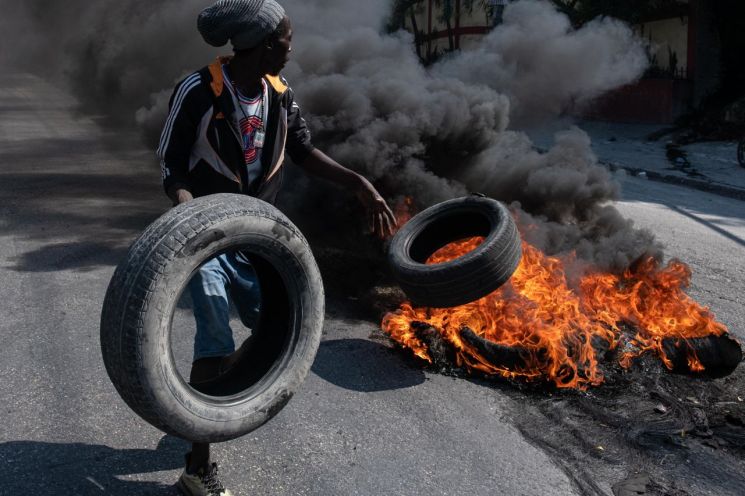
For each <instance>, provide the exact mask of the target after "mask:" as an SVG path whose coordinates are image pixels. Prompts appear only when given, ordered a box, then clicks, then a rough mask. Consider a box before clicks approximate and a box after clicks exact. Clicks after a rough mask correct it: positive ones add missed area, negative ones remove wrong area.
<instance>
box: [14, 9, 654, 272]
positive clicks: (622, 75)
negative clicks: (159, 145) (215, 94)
mask: <svg viewBox="0 0 745 496" xmlns="http://www.w3.org/2000/svg"><path fill="white" fill-rule="evenodd" d="M208 3H209V2H205V1H196V0H165V1H161V2H157V3H155V2H147V1H144V0H133V1H130V2H119V1H117V0H99V1H98V2H88V1H84V0H70V1H67V2H65V3H64V4H58V3H55V2H47V1H42V0H28V1H26V2H23V3H20V2H11V1H10V0H0V6H2V7H3V11H4V12H5V13H10V16H5V17H4V18H3V20H2V21H0V29H2V35H0V36H2V37H3V38H4V39H3V40H0V41H2V43H3V46H14V47H17V50H16V52H12V51H6V50H3V53H2V55H0V64H2V65H3V66H5V67H8V66H9V65H12V66H14V67H16V68H19V69H23V70H34V71H36V72H40V73H42V74H44V75H46V76H48V77H49V78H56V79H55V80H56V81H60V80H64V81H67V82H69V85H70V87H71V89H72V90H73V92H74V93H75V94H76V96H78V97H79V98H80V100H81V102H82V104H83V106H84V107H85V108H86V109H87V110H89V111H93V112H96V113H108V114H109V115H111V116H112V117H116V118H118V120H119V121H122V122H136V123H137V125H139V126H140V127H141V128H142V129H143V130H144V135H145V139H146V142H147V143H148V144H150V145H152V144H153V143H155V142H157V137H158V134H159V131H160V127H161V126H162V123H163V122H164V120H165V112H166V110H167V109H166V107H167V102H168V97H169V96H170V93H171V91H172V87H173V84H174V83H175V82H176V81H177V80H178V79H179V78H181V77H183V76H184V75H185V74H187V73H189V72H190V71H193V70H195V69H197V68H199V67H201V66H203V65H205V64H206V63H208V62H209V61H210V60H211V59H212V58H213V57H214V55H216V54H217V52H216V51H215V50H213V49H211V48H209V47H208V46H207V45H206V44H205V43H204V42H203V41H202V40H201V38H200V36H199V34H198V33H197V31H196V16H197V13H198V12H199V11H200V10H201V9H202V8H203V7H204V6H206V5H207V4H208ZM282 3H283V5H284V6H285V8H286V10H287V12H288V14H289V15H290V17H291V19H292V22H293V31H294V42H293V55H294V58H293V61H292V62H291V63H290V65H288V67H287V69H286V71H285V75H286V77H287V78H288V79H289V81H290V83H291V84H292V85H293V88H294V89H295V91H296V93H297V98H298V101H299V102H300V104H301V106H302V107H303V110H304V112H305V116H306V118H307V120H308V121H309V124H310V127H311V129H312V131H313V134H314V142H315V143H316V145H317V146H319V147H320V148H321V149H323V150H324V151H326V152H327V153H329V154H330V155H331V156H333V157H334V158H335V159H337V160H338V161H340V162H341V163H343V164H344V165H347V166H349V167H351V168H353V169H355V170H358V171H360V172H362V173H364V174H366V175H367V176H368V177H370V178H371V179H372V180H374V181H375V182H376V184H378V185H379V186H380V188H381V190H382V192H384V194H386V196H388V197H390V198H398V197H401V196H405V195H406V196H413V197H414V198H415V199H416V201H417V203H418V204H419V206H427V205H429V204H432V203H434V202H437V201H441V200H444V199H447V198H451V197H454V196H459V195H463V194H465V193H466V192H468V191H479V192H482V193H486V194H489V195H490V196H493V197H495V198H498V199H501V200H504V201H507V202H510V203H513V205H515V206H516V207H518V206H519V212H520V216H521V217H522V220H523V221H524V222H530V223H533V224H535V225H536V226H537V227H534V228H533V229H531V230H530V232H529V234H528V237H529V238H530V240H531V241H533V242H535V243H537V244H538V245H539V246H540V247H541V248H543V249H546V250H547V251H549V252H554V253H555V252H560V251H566V250H572V249H576V250H577V251H578V255H579V256H580V257H581V258H584V259H586V260H588V261H593V262H596V263H598V264H600V265H601V266H603V267H606V268H616V269H617V268H620V267H623V266H624V265H626V264H628V262H629V261H631V260H632V259H634V258H636V257H637V256H638V255H639V254H641V253H642V252H644V251H649V250H654V249H656V246H655V245H654V241H653V238H652V236H651V235H650V234H648V233H645V232H641V231H638V230H635V229H634V228H633V227H632V226H631V223H630V222H628V221H626V220H624V219H623V218H622V217H621V216H620V214H619V213H618V212H617V211H616V210H615V209H614V208H613V207H612V206H611V205H610V204H609V203H610V202H611V201H612V200H614V199H616V198H617V197H618V188H617V185H616V183H615V182H614V181H613V180H612V178H611V177H610V175H609V173H608V172H607V170H606V169H605V168H603V167H601V166H599V165H598V163H597V160H596V158H595V156H594V155H593V154H592V152H591V149H590V141H589V138H588V137H587V135H586V134H585V133H584V132H582V131H581V130H579V129H576V128H575V129H570V130H567V131H565V132H563V133H560V134H559V135H557V137H556V143H555V145H554V146H553V147H552V148H551V149H550V150H549V151H548V152H547V153H539V152H537V151H536V150H535V149H534V147H533V146H532V144H531V142H530V140H529V139H528V138H527V137H526V136H525V135H524V134H522V133H519V132H515V131H510V130H508V126H509V124H510V121H511V119H518V120H519V121H521V122H531V121H532V122H535V121H540V120H545V119H550V118H553V117H555V116H557V115H559V114H561V113H562V112H564V111H565V110H566V109H568V108H571V107H572V106H574V105H577V104H582V103H586V102H588V101H591V100H592V98H595V97H596V96H598V95H600V94H602V93H603V92H605V91H608V90H609V89H612V88H615V87H618V86H620V85H623V84H626V83H629V82H631V81H633V80H634V79H635V78H637V77H638V76H639V75H640V74H641V72H642V71H643V69H644V67H645V65H646V59H645V55H644V50H643V46H642V45H641V43H640V42H639V41H638V40H637V39H635V37H634V36H633V34H632V32H631V30H630V29H629V28H628V27H627V26H625V25H623V24H621V23H619V22H616V21H613V20H608V19H605V20H598V21H595V22H593V23H590V24H589V25H587V26H585V27H583V28H581V29H579V30H573V29H572V28H571V27H570V25H569V22H568V20H567V18H566V17H565V16H563V15H562V14H560V13H558V12H557V11H556V10H555V9H554V8H553V7H552V6H551V5H550V4H549V3H548V2H546V1H540V0H521V1H519V2H516V3H514V4H512V5H511V6H510V7H508V9H507V11H506V12H505V16H504V19H505V22H504V24H502V25H501V26H499V27H498V28H496V29H495V30H494V31H493V32H492V33H491V34H489V35H488V36H486V37H484V39H483V41H482V42H481V45H480V46H479V47H477V48H476V49H475V50H474V51H469V52H462V53H457V54H453V55H451V56H449V57H447V58H445V59H444V60H442V61H441V62H439V63H437V64H435V65H434V66H433V67H431V68H428V69H425V68H424V67H423V66H422V65H421V64H420V63H419V61H418V59H417V57H416V55H415V53H414V49H413V40H412V36H411V35H410V34H408V33H404V32H401V33H396V34H394V35H387V34H382V31H381V27H382V26H383V24H384V22H385V20H386V16H387V15H388V12H389V1H388V0H368V1H366V2H357V1H352V0H315V1H309V0H285V1H284V2H282ZM6 4H7V5H6ZM226 51H228V49H227V47H226V49H224V50H223V52H226ZM295 196H296V197H298V196H302V195H301V194H300V193H296V194H295Z"/></svg>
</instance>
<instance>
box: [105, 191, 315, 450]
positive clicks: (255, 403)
mask: <svg viewBox="0 0 745 496" xmlns="http://www.w3.org/2000/svg"><path fill="white" fill-rule="evenodd" d="M256 201H259V200H256ZM276 213H277V214H278V215H277V217H276V218H271V217H266V216H260V215H257V216H247V215H241V214H239V215H235V216H230V215H229V216H228V217H227V218H224V219H221V220H220V221H217V222H204V223H203V225H204V226H205V227H204V229H202V230H198V231H197V232H196V233H195V236H193V237H190V238H191V239H189V240H187V241H186V243H185V244H183V245H182V247H181V249H180V250H178V251H177V252H176V253H175V255H174V257H173V259H172V260H170V262H169V263H166V264H164V265H163V266H161V270H162V273H161V274H160V275H159V276H158V277H156V278H155V281H156V282H155V284H154V286H153V287H152V291H151V293H150V294H149V297H148V298H146V299H145V300H144V301H143V308H142V309H141V311H140V317H141V326H140V328H139V329H138V335H137V339H136V342H135V345H134V347H135V349H134V350H127V351H129V352H134V353H135V354H136V355H137V356H138V357H140V360H139V363H140V366H139V373H140V381H141V383H142V384H143V385H145V388H146V389H147V390H148V391H149V392H150V394H151V395H152V397H151V398H150V399H149V401H150V403H151V404H152V405H157V408H155V409H153V412H152V414H150V413H148V412H138V413H140V414H141V415H143V413H144V415H143V416H144V417H145V418H146V420H148V421H150V422H151V423H153V424H154V425H157V426H159V427H161V428H163V429H164V430H166V431H168V432H169V433H171V434H174V435H177V436H179V437H182V438H185V439H189V440H191V441H195V442H218V441H225V440H229V439H233V438H235V437H239V436H241V435H244V434H246V433H248V432H250V431H252V430H254V429H256V428H258V427H259V426H261V425H262V424H264V423H265V422H267V421H268V420H269V419H270V418H271V417H272V416H274V415H275V414H276V413H277V412H279V410H281V409H282V407H284V405H285V404H286V403H287V402H288V401H289V400H290V398H291V397H292V395H293V394H294V393H295V392H296V391H297V390H298V388H299V387H300V385H301V384H302V382H303V381H304V379H305V377H306V376H307V374H308V372H309V370H310V367H311V365H312V362H313V359H314V358H315V354H316V351H317V349H318V346H319V343H320V337H321V331H322V327H323V313H324V295H323V286H322V283H321V277H320V273H319V271H318V267H317V265H316V263H315V260H314V259H313V256H312V253H311V251H310V248H309V247H308V245H307V242H306V241H305V240H304V239H303V238H302V237H301V236H300V235H299V232H298V231H297V230H296V228H294V226H292V224H291V223H290V222H289V220H286V219H284V218H283V217H282V216H281V214H279V212H278V211H277V212H276ZM284 220H286V223H287V224H286V225H285V223H284V222H283V221H284ZM239 247H251V251H252V252H254V253H256V254H258V255H260V256H262V257H263V258H265V259H266V260H268V261H269V262H270V263H271V264H272V265H273V266H274V268H275V269H276V270H277V272H278V273H279V274H280V276H281V278H282V281H283V283H284V284H285V287H286V289H287V292H288V294H289V302H290V305H291V308H292V309H293V311H294V316H295V319H294V322H293V323H292V324H291V325H290V328H291V330H290V331H289V333H290V338H289V344H288V345H287V346H286V347H285V348H283V352H282V354H281V355H280V358H279V361H278V362H277V363H275V364H274V365H273V366H272V368H271V369H270V371H269V372H268V373H267V375H265V377H264V378H263V379H262V380H260V381H259V382H258V383H257V384H256V385H254V386H252V387H251V388H249V391H252V392H251V394H250V395H247V396H242V397H241V398H240V399H239V400H235V401H223V400H219V399H215V398H210V397H207V396H205V395H202V394H201V393H198V392H197V391H195V390H194V389H192V388H191V387H190V386H189V385H188V384H187V383H186V381H185V380H184V378H182V377H181V375H180V374H179V372H178V371H177V370H176V367H175V363H174V360H173V356H172V352H171V324H172V317H173V314H174V312H175V308H176V304H177V301H178V299H179V295H180V294H181V293H182V292H183V290H184V288H185V287H186V285H187V283H188V281H189V280H190V279H191V277H192V275H193V274H194V273H195V271H196V270H198V269H199V267H200V266H201V265H202V264H203V263H204V262H205V261H207V260H209V259H211V258H212V257H214V256H216V255H219V254H220V253H224V252H226V251H230V250H231V249H237V248H239ZM150 269H151V270H157V268H156V267H151V268H150ZM147 271H148V267H147V264H146V267H145V270H144V271H143V273H146V272H147ZM269 379H271V380H269ZM118 380H122V378H121V376H119V378H118ZM153 414H154V416H155V417H156V418H148V417H150V416H151V415H153Z"/></svg>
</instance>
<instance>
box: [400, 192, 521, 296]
mask: <svg viewBox="0 0 745 496" xmlns="http://www.w3.org/2000/svg"><path fill="white" fill-rule="evenodd" d="M476 236H482V237H484V238H485V239H484V241H483V242H482V243H481V244H480V245H479V246H478V247H477V248H476V249H474V250H473V251H471V252H469V253H467V254H465V255H463V256H462V257H459V258H456V259H455V260H451V261H449V262H445V263H440V264H434V265H426V264H425V262H426V261H427V259H428V258H429V257H430V256H431V255H432V254H433V253H434V252H436V251H437V250H438V249H440V248H442V247H443V246H446V245H448V244H449V243H452V242H454V241H458V240H462V239H466V238H471V237H476ZM521 255H522V248H521V242H520V235H519V233H518V231H517V227H516V225H515V222H514V220H513V219H512V216H511V215H510V213H509V211H508V210H507V208H506V207H505V206H504V205H503V204H502V203H500V202H498V201H496V200H492V199H490V198H484V197H481V196H476V195H474V196H469V197H464V198H457V199H455V200H449V201H446V202H443V203H440V204H437V205H435V206H433V207H430V208H428V209H426V210H424V211H423V212H421V213H419V214H418V215H416V216H414V217H413V218H412V219H411V220H410V221H409V222H408V223H406V224H405V225H404V226H403V227H402V228H401V229H400V230H399V231H398V232H397V233H396V235H395V236H394V237H393V240H392V241H391V246H390V249H389V253H388V261H389V264H390V266H391V268H392V270H393V273H394V276H395V277H396V279H397V280H398V283H399V285H400V286H401V289H403V291H404V292H405V293H406V295H407V296H408V297H409V298H410V299H411V300H412V303H413V304H414V305H416V306H426V307H435V308H447V307H455V306H459V305H463V304H466V303H470V302H472V301H475V300H478V299H479V298H482V297H484V296H486V295H488V294H489V293H491V292H493V291H494V290H496V289H497V288H499V287H500V286H502V285H503V284H504V283H505V282H507V280H509V278H510V277H511V276H512V274H513V273H514V272H515V270H516V269H517V266H518V264H519V263H520V258H521Z"/></svg>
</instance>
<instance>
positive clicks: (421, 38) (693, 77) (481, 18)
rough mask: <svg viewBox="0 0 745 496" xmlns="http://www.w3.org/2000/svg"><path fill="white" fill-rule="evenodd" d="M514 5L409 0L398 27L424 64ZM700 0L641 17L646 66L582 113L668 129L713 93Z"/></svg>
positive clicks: (714, 77)
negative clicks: (664, 125)
mask: <svg viewBox="0 0 745 496" xmlns="http://www.w3.org/2000/svg"><path fill="white" fill-rule="evenodd" d="M510 1H512V0H471V1H468V0H419V1H413V2H410V6H409V9H408V12H407V15H406V16H404V28H405V29H407V30H409V31H411V32H413V33H415V43H416V47H417V53H418V54H419V56H420V58H421V59H422V60H423V61H424V63H425V64H427V63H431V62H433V61H434V60H437V58H438V57H440V56H441V55H442V54H444V53H447V52H449V51H453V50H467V49H468V47H469V46H470V45H473V44H474V43H477V42H478V39H479V38H480V37H481V36H483V35H485V34H486V33H488V32H489V31H490V30H491V29H493V28H494V26H496V25H498V24H499V23H500V22H501V21H502V13H503V12H504V9H505V7H506V5H508V4H509V3H510ZM713 15H714V14H713V9H712V7H711V3H710V2H707V1H706V0H681V2H679V3H678V4H677V5H674V6H672V7H668V8H666V9H660V10H658V11H656V12H655V13H654V14H651V15H646V16H644V17H643V18H641V19H639V22H638V23H637V24H636V25H635V26H634V29H635V30H636V31H637V33H638V34H639V36H640V37H642V38H643V39H645V40H646V41H647V42H648V46H649V48H648V49H649V57H650V68H649V70H648V71H647V73H646V74H645V75H644V77H643V78H642V79H641V80H640V81H638V82H636V83H634V84H632V85H629V86H626V87H624V88H620V89H618V90H616V91H613V92H611V93H610V94H607V95H604V96H603V97H601V98H599V99H598V100H597V101H596V102H594V103H593V105H591V106H590V107H588V108H585V109H581V110H578V111H579V112H581V113H582V115H584V116H586V117H589V118H595V119H602V120H611V121H617V122H648V123H672V122H673V121H674V120H675V119H676V118H677V117H679V116H680V115H682V114H683V113H685V112H687V111H688V110H690V109H691V108H693V107H694V106H696V105H698V104H699V103H700V102H701V100H702V99H703V98H705V97H706V96H707V95H708V94H710V93H712V92H713V91H714V90H716V89H717V87H718V84H719V73H720V64H721V61H720V47H719V42H718V36H717V33H716V30H715V27H714V22H713Z"/></svg>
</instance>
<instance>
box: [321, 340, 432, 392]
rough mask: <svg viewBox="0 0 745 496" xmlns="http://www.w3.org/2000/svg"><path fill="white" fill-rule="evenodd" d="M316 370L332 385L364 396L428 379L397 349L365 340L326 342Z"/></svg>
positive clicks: (323, 343)
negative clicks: (410, 364)
mask: <svg viewBox="0 0 745 496" xmlns="http://www.w3.org/2000/svg"><path fill="white" fill-rule="evenodd" d="M312 370H313V372H315V373H316V374H317V375H318V376H319V377H321V378H322V379H324V380H326V381H328V382H330V383H331V384H334V385H336V386H339V387H341V388H344V389H350V390H352V391H359V392H363V393H370V392H375V391H390V390H393V389H404V388H408V387H413V386H416V385H418V384H422V383H423V382H424V380H425V377H424V372H422V371H421V370H419V369H415V368H410V367H407V366H406V364H405V363H403V361H402V360H401V357H400V356H398V355H396V354H395V351H394V350H392V349H391V348H388V347H386V346H383V345H381V344H378V343H374V342H372V341H367V340H364V339H336V340H333V341H324V342H322V343H321V347H320V348H319V349H318V355H317V356H316V361H315V362H314V363H313V368H312Z"/></svg>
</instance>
